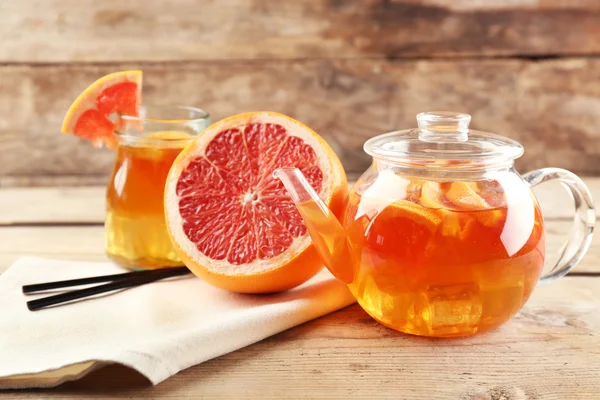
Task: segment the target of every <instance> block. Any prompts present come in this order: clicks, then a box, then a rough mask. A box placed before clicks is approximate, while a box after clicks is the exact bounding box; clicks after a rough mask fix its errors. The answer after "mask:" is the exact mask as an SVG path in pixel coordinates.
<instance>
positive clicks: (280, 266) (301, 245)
mask: <svg viewBox="0 0 600 400" xmlns="http://www.w3.org/2000/svg"><path fill="white" fill-rule="evenodd" d="M251 123H260V124H279V125H281V126H282V127H283V128H285V130H286V133H287V134H288V135H291V136H297V137H299V138H301V139H302V140H303V141H304V143H306V144H308V145H309V146H311V147H312V148H313V150H314V151H315V154H316V159H317V165H318V167H319V168H320V169H321V171H322V173H323V184H322V189H321V192H320V193H319V195H320V197H321V199H323V201H324V202H325V204H327V205H328V206H329V208H330V209H331V210H332V211H333V212H334V214H335V215H336V216H337V217H338V218H339V217H340V216H341V213H342V210H343V207H344V204H345V202H346V198H347V192H348V187H347V181H346V174H345V172H344V169H343V167H342V164H341V162H340V161H339V159H338V158H337V156H336V155H335V153H334V152H333V150H332V149H331V147H329V145H328V144H327V143H326V142H325V141H324V140H323V139H322V138H321V137H320V136H319V135H317V134H316V133H315V132H314V131H312V130H311V129H310V128H308V127H306V126H305V125H303V124H301V123H300V122H298V121H295V120H293V119H291V118H289V117H287V116H285V115H283V114H279V113H275V112H250V113H244V114H239V115H235V116H232V117H229V118H226V119H223V120H221V121H218V122H216V123H214V124H213V125H211V126H210V127H208V128H207V129H206V130H205V131H204V132H203V133H202V134H201V135H199V136H198V137H197V138H196V139H195V140H194V141H193V142H192V143H191V144H190V145H188V146H187V147H186V148H185V149H184V150H183V151H182V152H181V153H180V154H179V156H178V157H177V158H176V160H175V162H174V163H173V166H172V167H171V170H170V171H169V175H168V177H167V183H166V186H165V217H166V221H167V229H168V231H169V234H170V236H171V239H172V242H173V244H174V247H175V250H176V252H177V253H178V255H179V256H180V258H181V259H182V260H183V261H184V262H185V264H186V265H187V266H188V268H190V269H191V270H192V272H194V273H195V274H196V275H197V276H199V277H201V278H202V279H204V280H206V281H208V282H209V283H212V284H213V285H215V286H218V287H221V288H223V289H227V290H231V291H236V292H244V293H264V292H274V291H281V290H286V289H289V288H291V287H294V286H296V285H298V284H300V283H302V282H304V281H306V280H307V279H309V278H311V277H312V276H313V275H314V274H316V273H317V272H318V271H319V270H321V269H322V268H323V263H322V261H321V259H320V257H319V256H318V255H317V253H316V250H315V249H314V247H313V246H311V240H310V237H309V235H308V234H305V235H303V236H301V237H298V238H295V239H294V241H293V243H292V244H291V246H290V247H289V248H287V249H286V250H285V251H283V253H281V254H279V255H276V256H274V257H273V258H270V259H265V260H260V259H256V260H254V261H252V262H250V263H246V264H240V265H233V264H230V263H229V262H228V261H226V260H214V259H211V258H209V257H207V256H205V255H204V254H202V253H201V252H200V251H199V250H198V248H197V247H196V244H195V243H193V242H192V241H191V240H190V239H189V238H188V237H187V235H186V234H185V232H184V230H183V222H184V221H183V218H182V216H181V215H180V212H179V196H178V195H177V192H176V188H177V183H178V181H179V177H180V175H181V173H182V172H183V171H184V170H185V169H186V168H187V166H188V165H189V164H190V162H192V161H193V160H195V159H196V158H198V157H202V156H204V151H205V149H206V148H207V146H208V145H209V143H211V141H212V140H213V139H214V138H215V137H216V136H217V135H218V134H220V133H221V132H223V131H225V130H228V129H233V128H238V129H239V128H242V127H244V126H246V125H248V124H251Z"/></svg>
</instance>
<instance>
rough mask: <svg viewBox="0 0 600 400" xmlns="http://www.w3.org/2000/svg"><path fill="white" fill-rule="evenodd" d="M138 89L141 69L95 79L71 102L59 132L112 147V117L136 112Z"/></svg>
mask: <svg viewBox="0 0 600 400" xmlns="http://www.w3.org/2000/svg"><path fill="white" fill-rule="evenodd" d="M141 89H142V71H120V72H115V73H112V74H109V75H106V76H104V77H102V78H100V79H98V80H97V81H96V82H94V83H92V84H91V85H90V86H89V87H88V88H87V89H85V90H84V91H83V93H81V94H80V95H79V96H78V97H77V99H76V100H75V101H74V102H73V104H72V105H71V107H70V108H69V110H68V111H67V114H66V116H65V118H64V120H63V125H62V132H63V133H67V134H72V135H75V136H78V137H81V138H83V139H86V140H89V141H91V142H92V143H93V144H94V146H97V147H100V146H102V145H106V146H107V147H111V148H112V147H115V145H116V137H115V135H114V130H115V124H114V122H113V121H115V120H116V118H117V117H118V116H119V115H131V116H137V115H138V112H139V106H140V99H141Z"/></svg>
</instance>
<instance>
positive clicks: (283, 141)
mask: <svg viewBox="0 0 600 400" xmlns="http://www.w3.org/2000/svg"><path fill="white" fill-rule="evenodd" d="M285 166H287V167H297V168H299V169H300V170H301V171H302V172H303V173H304V175H305V176H306V178H307V179H308V181H309V183H310V184H311V185H312V186H313V188H314V189H315V190H316V191H317V193H319V195H320V197H321V199H323V201H324V202H325V203H326V204H327V205H328V206H329V207H330V209H331V210H332V211H333V212H334V214H335V215H336V216H337V217H338V218H339V217H340V214H341V212H342V209H343V207H344V203H345V200H346V196H347V191H348V188H347V182H346V174H345V172H344V169H343V167H342V164H341V162H340V160H339V159H338V157H337V156H336V155H335V153H334V152H333V150H332V149H331V148H330V147H329V145H327V143H326V142H325V141H324V140H323V139H322V138H321V137H320V136H319V135H318V134H316V133H315V132H314V131H312V130H311V129H310V128H308V127H307V126H305V125H303V124H301V123H300V122H298V121H295V120H293V119H292V118H289V117H287V116H285V115H282V114H278V113H274V112H253V113H245V114H239V115H236V116H233V117H229V118H226V119H224V120H222V121H219V122H217V123H215V124H213V125H211V126H210V127H208V128H207V129H206V130H205V131H204V132H203V133H202V134H201V135H200V136H199V137H198V138H196V139H195V140H194V142H192V143H191V144H190V145H189V146H188V147H186V148H185V149H184V150H183V151H182V152H181V153H180V155H179V157H177V159H176V160H175V162H174V163H173V166H172V167H171V170H170V172H169V176H168V178H167V184H166V187H165V216H166V220H167V227H168V230H169V234H170V236H171V240H172V241H173V244H174V247H175V249H176V251H177V253H178V255H179V256H180V257H181V259H182V260H183V261H184V263H185V265H186V266H187V267H188V268H189V269H190V270H191V271H192V272H194V274H196V275H197V276H198V277H200V278H202V279H204V280H205V281H207V282H209V283H211V284H213V285H215V286H217V287H220V288H223V289H227V290H231V291H235V292H242V293H268V292H277V291H282V290H286V289H290V288H292V287H294V286H296V285H299V284H300V283H302V282H304V281H306V280H307V279H309V278H311V277H312V276H313V275H315V274H316V273H317V272H318V271H319V270H321V269H322V267H323V262H322V261H321V259H320V258H319V256H318V255H317V253H316V251H315V249H314V248H313V246H312V244H311V240H310V237H309V235H308V231H307V229H306V227H305V226H304V223H303V221H302V218H301V217H300V214H299V213H298V211H297V209H296V207H295V206H294V204H293V203H292V200H291V199H290V197H289V196H288V194H287V191H286V190H285V188H284V187H283V185H282V184H281V182H280V181H279V180H275V179H274V178H273V177H272V175H271V174H272V172H273V171H274V170H275V169H277V168H279V167H285Z"/></svg>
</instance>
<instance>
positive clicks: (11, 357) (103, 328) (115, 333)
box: [0, 257, 354, 388]
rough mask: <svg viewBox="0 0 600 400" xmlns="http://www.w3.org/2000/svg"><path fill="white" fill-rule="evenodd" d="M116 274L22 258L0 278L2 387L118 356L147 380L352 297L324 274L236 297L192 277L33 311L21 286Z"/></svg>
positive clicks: (105, 267)
mask: <svg viewBox="0 0 600 400" xmlns="http://www.w3.org/2000/svg"><path fill="white" fill-rule="evenodd" d="M119 272H123V270H122V269H120V268H119V267H117V266H115V265H113V264H110V263H90V262H73V261H59V260H48V259H41V258H33V257H24V258H20V259H19V260H17V261H16V262H15V263H14V264H13V265H12V266H11V267H10V268H9V269H8V270H7V271H6V272H4V273H3V274H1V275H0V388H31V387H51V386H56V385H58V384H60V383H62V382H65V381H69V380H75V379H78V378H80V377H82V376H84V375H85V374H87V373H89V372H91V371H92V370H94V369H96V368H98V367H99V366H103V365H107V364H111V363H118V364H122V365H125V366H128V367H131V368H133V369H135V370H136V371H138V372H140V373H141V374H142V375H144V376H146V377H147V378H148V379H149V380H150V381H151V382H152V383H153V384H157V383H159V382H161V381H163V380H164V379H166V378H168V377H170V376H171V375H174V374H176V373H177V372H179V371H181V370H182V369H185V368H188V367H190V366H192V365H195V364H199V363H201V362H203V361H206V360H209V359H211V358H214V357H218V356H220V355H222V354H225V353H229V352H231V351H234V350H237V349H239V348H241V347H244V346H247V345H249V344H252V343H255V342H257V341H259V340H262V339H264V338H266V337H268V336H271V335H273V334H276V333H278V332H281V331H283V330H285V329H288V328H291V327H293V326H295V325H298V324H301V323H303V322H306V321H309V320H311V319H313V318H317V317H319V316H322V315H325V314H327V313H330V312H332V311H334V310H337V309H339V308H342V307H345V306H347V305H349V304H352V303H353V302H354V299H353V298H352V296H351V295H350V293H349V291H348V289H347V288H346V286H345V285H344V284H342V283H341V282H339V281H337V280H335V279H334V278H333V277H332V276H331V275H330V274H329V273H328V272H327V271H322V272H320V273H319V274H318V275H317V276H315V277H314V278H312V279H311V280H309V281H308V282H306V283H304V284H303V285H301V286H298V287H297V288H295V289H292V290H289V291H287V292H284V293H278V294H270V295H242V294H236V293H230V292H226V291H223V290H220V289H217V288H214V287H212V286H210V285H209V284H207V283H205V282H203V281H201V280H200V279H198V278H195V277H192V276H189V277H184V278H180V279H172V280H165V281H159V282H154V283H151V284H147V285H144V286H139V287H135V288H131V289H128V290H123V291H121V292H115V293H108V294H105V295H99V296H97V297H96V298H90V299H85V300H82V301H79V302H76V303H72V304H68V305H61V306H58V307H53V308H48V309H43V310H40V311H36V312H31V311H29V310H28V309H27V307H26V305H25V302H26V301H27V300H29V299H33V298H36V297H41V296H48V295H50V294H49V293H45V294H43V295H38V296H25V295H23V293H22V290H21V287H22V286H23V285H26V284H32V283H39V282H48V281H56V280H64V279H74V278H83V277H90V276H96V275H109V274H115V273H119Z"/></svg>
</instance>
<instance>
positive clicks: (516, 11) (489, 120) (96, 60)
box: [0, 0, 600, 186]
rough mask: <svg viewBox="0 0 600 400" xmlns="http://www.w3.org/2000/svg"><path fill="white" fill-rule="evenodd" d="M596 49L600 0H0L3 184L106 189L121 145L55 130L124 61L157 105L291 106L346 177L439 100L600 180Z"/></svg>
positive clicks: (546, 158)
mask: <svg viewBox="0 0 600 400" xmlns="http://www.w3.org/2000/svg"><path fill="white" fill-rule="evenodd" d="M599 56H600V1H598V0H506V1H493V0H489V1H485V0H391V1H389V0H388V1H385V0H294V1H278V0H204V1H197V0H170V1H163V0H128V1H123V0H103V1H97V0H0V186H17V185H18V186H29V185H82V184H102V183H104V182H105V179H106V176H107V174H108V172H109V170H110V167H111V164H112V154H111V152H109V151H106V150H104V151H97V150H95V149H93V148H92V147H91V146H90V145H89V144H87V143H83V142H80V141H78V140H76V139H75V138H72V137H66V136H63V135H60V134H59V129H60V123H61V121H62V117H63V114H64V112H65V111H66V109H67V108H68V106H69V104H70V102H71V101H72V100H73V99H74V98H75V97H76V95H77V94H78V93H80V92H81V91H82V90H83V89H84V88H85V87H86V86H87V85H88V84H89V83H91V82H92V81H94V80H95V79H96V78H98V77H99V76H101V75H104V74H106V73H108V72H112V71H115V70H121V69H125V68H141V69H143V70H144V73H145V76H144V80H145V81H144V99H145V101H147V102H169V103H185V104H188V105H194V106H200V107H204V108H206V109H207V110H209V111H210V112H211V113H212V115H213V119H214V120H217V119H220V118H222V117H225V116H227V115H231V114H234V113H238V112H242V111H249V110H274V111H280V112H283V113H286V114H289V115H291V116H293V117H295V118H297V119H299V120H301V121H303V122H305V123H307V124H308V125H309V126H311V127H313V128H314V129H315V130H317V131H318V132H320V133H321V134H322V135H323V136H324V137H325V138H326V139H327V140H328V141H329V142H330V143H331V144H332V146H333V147H334V148H335V150H336V151H337V152H338V154H339V155H340V157H341V158H342V160H343V162H344V165H345V166H346V168H347V170H348V172H349V173H351V174H352V173H358V172H361V171H362V170H364V169H365V168H366V166H367V165H368V163H369V158H368V157H367V156H366V155H364V154H363V152H362V143H363V142H364V141H365V139H367V138H369V137H371V136H374V135H376V134H379V133H383V132H386V131H390V130H393V129H398V128H407V127H412V126H414V125H415V114H416V113H418V112H420V111H426V110H439V109H444V110H456V111H463V112H468V113H470V114H472V115H473V124H472V126H473V127H474V128H476V129H482V130H489V131H495V132H499V133H502V134H505V135H508V136H511V137H513V138H516V139H518V140H520V141H521V142H522V143H523V144H524V145H525V148H526V154H525V156H524V157H523V158H522V159H521V160H520V162H519V168H520V169H521V170H522V171H525V170H527V169H531V168H537V167H543V166H559V167H564V168H569V169H571V170H573V171H575V172H578V173H581V174H586V175H593V174H598V173H600V57H599Z"/></svg>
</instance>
